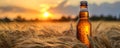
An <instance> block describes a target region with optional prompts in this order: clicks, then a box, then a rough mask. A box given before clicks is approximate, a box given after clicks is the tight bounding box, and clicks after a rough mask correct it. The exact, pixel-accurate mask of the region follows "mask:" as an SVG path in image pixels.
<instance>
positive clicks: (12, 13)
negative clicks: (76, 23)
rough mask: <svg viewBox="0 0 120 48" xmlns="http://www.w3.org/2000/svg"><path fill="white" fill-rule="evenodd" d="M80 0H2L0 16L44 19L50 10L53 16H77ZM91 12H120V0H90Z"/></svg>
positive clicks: (115, 13)
mask: <svg viewBox="0 0 120 48" xmlns="http://www.w3.org/2000/svg"><path fill="white" fill-rule="evenodd" d="M79 2H80V0H0V17H5V16H7V17H9V18H15V17H16V16H18V15H19V16H22V17H24V18H27V19H31V18H39V19H43V18H44V17H43V15H44V14H45V13H46V12H48V14H50V17H51V18H59V17H60V16H62V15H66V16H76V15H77V14H78V13H79ZM88 2H89V10H90V13H91V14H97V15H100V14H106V15H107V14H112V15H118V14H120V10H119V9H120V0H88Z"/></svg>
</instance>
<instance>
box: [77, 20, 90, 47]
mask: <svg viewBox="0 0 120 48" xmlns="http://www.w3.org/2000/svg"><path fill="white" fill-rule="evenodd" d="M88 36H91V23H90V22H89V20H88V19H82V20H80V21H79V22H78V25H77V39H78V40H80V41H81V42H82V43H84V44H85V45H86V46H88V47H90V42H89V39H88Z"/></svg>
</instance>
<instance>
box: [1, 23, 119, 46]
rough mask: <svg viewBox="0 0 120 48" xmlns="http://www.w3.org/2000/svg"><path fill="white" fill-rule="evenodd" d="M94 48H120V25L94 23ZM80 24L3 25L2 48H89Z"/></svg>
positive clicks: (92, 41) (92, 39) (91, 38)
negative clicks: (79, 30)
mask: <svg viewBox="0 0 120 48" xmlns="http://www.w3.org/2000/svg"><path fill="white" fill-rule="evenodd" d="M91 23H92V37H88V38H89V40H90V42H91V45H92V48H120V22H112V21H111V22H106V21H96V22H95V21H94V22H91ZM76 24H77V23H76V22H10V23H6V22H0V48H87V47H86V46H85V45H84V44H83V43H81V42H80V41H78V40H77V39H76Z"/></svg>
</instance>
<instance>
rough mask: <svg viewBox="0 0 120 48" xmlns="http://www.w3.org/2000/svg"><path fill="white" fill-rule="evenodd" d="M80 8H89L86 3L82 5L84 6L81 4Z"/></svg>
mask: <svg viewBox="0 0 120 48" xmlns="http://www.w3.org/2000/svg"><path fill="white" fill-rule="evenodd" d="M80 8H81V9H83V8H88V7H87V6H85V5H82V6H80Z"/></svg>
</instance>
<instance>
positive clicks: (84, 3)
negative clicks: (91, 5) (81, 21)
mask: <svg viewBox="0 0 120 48" xmlns="http://www.w3.org/2000/svg"><path fill="white" fill-rule="evenodd" d="M80 4H81V6H88V4H87V1H81V2H80Z"/></svg>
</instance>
